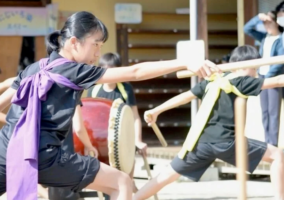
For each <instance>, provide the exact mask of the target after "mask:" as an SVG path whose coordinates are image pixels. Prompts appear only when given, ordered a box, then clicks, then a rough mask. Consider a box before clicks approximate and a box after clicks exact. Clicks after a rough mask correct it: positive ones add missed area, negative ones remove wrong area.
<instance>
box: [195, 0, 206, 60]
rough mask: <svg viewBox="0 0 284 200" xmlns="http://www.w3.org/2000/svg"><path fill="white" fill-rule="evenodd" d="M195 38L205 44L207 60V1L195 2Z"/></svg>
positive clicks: (199, 0)
mask: <svg viewBox="0 0 284 200" xmlns="http://www.w3.org/2000/svg"><path fill="white" fill-rule="evenodd" d="M197 9H198V11H197V38H198V40H203V41H204V44H205V58H206V59H209V52H208V25H207V0H198V1H197Z"/></svg>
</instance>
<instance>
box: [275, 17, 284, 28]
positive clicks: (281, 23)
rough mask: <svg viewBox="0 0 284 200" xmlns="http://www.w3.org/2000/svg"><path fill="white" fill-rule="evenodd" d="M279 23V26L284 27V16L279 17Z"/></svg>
mask: <svg viewBox="0 0 284 200" xmlns="http://www.w3.org/2000/svg"><path fill="white" fill-rule="evenodd" d="M277 24H279V26H282V27H284V16H282V17H277Z"/></svg>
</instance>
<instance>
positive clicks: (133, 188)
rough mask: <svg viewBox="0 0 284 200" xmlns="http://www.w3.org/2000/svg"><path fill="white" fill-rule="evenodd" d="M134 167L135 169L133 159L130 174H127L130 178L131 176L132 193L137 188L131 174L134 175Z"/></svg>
mask: <svg viewBox="0 0 284 200" xmlns="http://www.w3.org/2000/svg"><path fill="white" fill-rule="evenodd" d="M134 169H135V161H134V164H133V168H132V170H131V172H130V174H129V176H130V178H131V180H132V182H133V183H132V186H133V187H132V192H133V193H136V192H137V191H138V189H137V187H136V185H135V181H134V179H133V175H134Z"/></svg>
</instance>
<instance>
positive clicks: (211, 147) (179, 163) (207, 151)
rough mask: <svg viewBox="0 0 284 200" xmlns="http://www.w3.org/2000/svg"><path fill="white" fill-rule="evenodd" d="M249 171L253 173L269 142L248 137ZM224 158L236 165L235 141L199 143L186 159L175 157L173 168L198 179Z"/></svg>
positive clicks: (194, 179)
mask: <svg viewBox="0 0 284 200" xmlns="http://www.w3.org/2000/svg"><path fill="white" fill-rule="evenodd" d="M247 144H248V147H247V151H248V171H249V172H250V173H253V171H254V170H255V168H256V167H257V165H258V164H259V162H260V161H261V159H262V157H263V155H264V153H265V152H266V149H267V144H266V143H264V142H261V141H257V140H253V139H247ZM217 158H218V159H220V160H223V161H225V162H227V163H229V164H231V165H234V166H236V156H235V141H230V142H222V143H198V144H197V146H196V148H195V149H194V150H193V151H192V152H188V153H187V154H186V156H185V157H184V159H180V158H179V157H175V158H174V160H173V161H172V162H171V166H172V168H173V169H174V170H175V171H176V172H177V173H179V174H181V175H183V176H186V177H188V178H189V179H191V180H193V181H198V180H199V179H200V178H201V176H202V175H203V173H204V172H205V171H206V170H207V168H208V167H209V166H210V165H211V164H212V163H213V162H214V161H215V160H216V159H217Z"/></svg>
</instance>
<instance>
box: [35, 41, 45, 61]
mask: <svg viewBox="0 0 284 200" xmlns="http://www.w3.org/2000/svg"><path fill="white" fill-rule="evenodd" d="M46 56H47V51H46V45H45V36H37V37H35V61H39V60H40V59H42V58H45V57H46Z"/></svg>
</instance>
